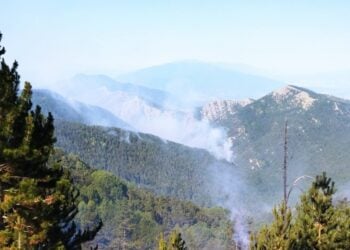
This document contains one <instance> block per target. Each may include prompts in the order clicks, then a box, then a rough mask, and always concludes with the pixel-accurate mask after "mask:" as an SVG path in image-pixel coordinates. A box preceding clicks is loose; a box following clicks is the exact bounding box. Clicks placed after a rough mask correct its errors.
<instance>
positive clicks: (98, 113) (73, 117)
mask: <svg viewBox="0 0 350 250" xmlns="http://www.w3.org/2000/svg"><path fill="white" fill-rule="evenodd" d="M32 100H33V104H34V105H40V106H41V107H42V110H43V112H44V113H48V112H51V113H52V114H53V115H54V118H55V119H60V120H66V121H71V122H79V123H83V124H87V125H101V126H109V127H118V128H124V129H129V130H132V129H133V128H132V127H131V126H130V125H128V124H127V123H126V122H124V121H123V120H121V119H119V118H118V117H116V116H115V115H113V114H112V113H111V112H109V111H107V110H105V109H103V108H100V107H97V106H92V105H87V104H83V103H81V102H77V101H72V100H69V99H66V98H64V97H63V96H61V95H59V94H57V93H55V92H52V91H49V90H44V89H35V90H34V91H33V99H32Z"/></svg>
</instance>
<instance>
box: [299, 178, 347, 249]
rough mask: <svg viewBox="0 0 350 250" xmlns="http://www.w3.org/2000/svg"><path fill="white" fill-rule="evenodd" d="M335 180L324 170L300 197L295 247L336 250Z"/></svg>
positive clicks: (337, 224)
mask: <svg viewBox="0 0 350 250" xmlns="http://www.w3.org/2000/svg"><path fill="white" fill-rule="evenodd" d="M334 193H335V188H334V182H332V181H331V179H330V178H328V177H327V176H326V173H323V175H321V176H317V177H316V180H315V181H314V182H313V183H312V186H311V188H310V189H309V191H308V192H307V193H306V194H304V195H303V196H302V197H301V203H300V205H299V206H298V207H297V216H296V220H295V226H294V229H293V231H294V234H295V235H294V243H293V247H294V248H295V249H339V246H338V240H337V235H338V233H339V225H340V224H339V223H340V222H339V221H338V219H337V217H336V210H335V207H334V205H333V200H332V197H333V195H334Z"/></svg>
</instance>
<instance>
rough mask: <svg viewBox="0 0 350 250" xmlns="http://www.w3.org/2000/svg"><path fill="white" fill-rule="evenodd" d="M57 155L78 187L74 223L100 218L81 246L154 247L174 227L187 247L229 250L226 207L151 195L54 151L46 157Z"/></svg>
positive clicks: (230, 229) (230, 227) (229, 224)
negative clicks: (91, 236)
mask: <svg viewBox="0 0 350 250" xmlns="http://www.w3.org/2000/svg"><path fill="white" fill-rule="evenodd" d="M57 160H59V161H60V162H61V164H62V165H63V166H65V168H66V169H68V170H69V171H70V173H71V177H72V178H73V180H74V183H75V184H76V185H77V187H78V188H79V190H80V203H79V206H78V208H79V214H78V217H77V220H76V221H77V222H78V225H80V226H82V227H86V226H91V225H94V224H96V222H98V220H99V219H102V221H103V223H104V226H103V228H102V229H101V231H100V232H99V233H98V235H97V236H96V238H95V240H94V241H93V242H90V243H88V244H87V245H85V248H86V249H88V247H89V246H94V245H96V244H98V245H99V249H155V248H156V246H157V242H158V240H159V238H160V236H161V235H162V234H164V235H165V237H167V236H168V235H169V234H170V232H171V231H173V230H178V231H180V232H182V235H183V236H184V239H185V241H186V245H187V246H188V247H189V249H198V250H199V249H208V250H212V249H234V248H233V247H234V242H233V240H232V239H233V233H234V232H233V224H232V223H233V222H231V221H230V220H229V216H230V215H229V211H227V210H224V209H222V208H219V207H217V208H215V207H214V208H201V207H198V206H196V205H194V204H193V203H191V202H186V201H181V200H178V199H174V198H169V197H161V196H156V195H154V194H153V193H151V192H149V191H146V190H143V189H140V188H138V187H136V185H135V184H132V183H129V182H126V181H124V180H121V179H120V178H118V177H116V176H115V175H113V174H111V173H109V172H107V171H104V170H96V169H92V168H90V167H89V166H88V165H86V164H85V163H84V162H82V161H81V160H79V158H78V157H77V156H74V155H72V154H70V155H66V154H63V153H62V152H61V151H59V150H56V154H55V155H54V156H53V157H52V158H51V162H52V163H54V162H56V161H57Z"/></svg>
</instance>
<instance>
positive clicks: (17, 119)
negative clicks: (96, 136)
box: [0, 34, 102, 249]
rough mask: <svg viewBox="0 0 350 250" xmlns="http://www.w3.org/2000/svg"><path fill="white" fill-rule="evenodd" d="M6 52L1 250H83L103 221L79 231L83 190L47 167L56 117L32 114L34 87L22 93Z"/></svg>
mask: <svg viewBox="0 0 350 250" xmlns="http://www.w3.org/2000/svg"><path fill="white" fill-rule="evenodd" d="M1 38H2V36H1V34H0V41H1ZM4 53H5V49H4V48H3V47H1V46H0V59H1V67H0V248H1V249H47V248H49V249H55V248H58V247H61V248H62V247H65V248H66V249H80V245H81V243H82V242H85V241H88V240H91V239H93V238H94V236H95V235H96V233H97V232H98V230H99V229H100V228H101V226H102V223H99V224H98V225H97V226H96V228H95V229H93V230H91V231H90V230H86V231H83V232H82V231H80V230H78V229H77V228H76V225H75V224H74V222H73V219H74V216H75V215H76V214H77V212H78V211H77V206H76V204H75V202H76V199H77V197H78V194H79V192H78V191H77V190H76V189H75V188H74V187H73V186H72V184H71V180H70V178H69V175H68V174H67V173H66V172H65V171H63V170H62V167H61V166H60V165H59V164H55V165H54V166H51V167H49V166H48V164H47V162H48V159H49V156H50V154H51V153H52V151H53V144H54V142H55V138H54V124H53V122H54V119H53V117H52V115H51V114H50V113H49V114H48V116H47V117H45V116H44V115H43V114H42V113H41V109H40V107H39V106H37V107H36V108H35V109H34V110H31V108H32V103H31V96H32V90H31V85H30V84H29V83H28V82H26V83H25V85H24V89H23V90H22V91H21V93H20V94H19V85H20V77H19V74H18V73H17V67H18V64H17V62H15V63H14V64H13V65H12V67H9V66H8V65H7V64H6V62H5V60H4V59H3V58H2V55H3V54H4Z"/></svg>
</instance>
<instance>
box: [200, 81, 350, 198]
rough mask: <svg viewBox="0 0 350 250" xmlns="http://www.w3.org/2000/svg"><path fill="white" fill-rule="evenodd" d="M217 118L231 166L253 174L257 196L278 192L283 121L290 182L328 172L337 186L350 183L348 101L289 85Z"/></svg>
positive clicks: (349, 105)
mask: <svg viewBox="0 0 350 250" xmlns="http://www.w3.org/2000/svg"><path fill="white" fill-rule="evenodd" d="M202 114H203V115H204V116H205V115H206V113H205V112H202ZM211 116H213V115H211ZM217 116H218V117H219V119H215V120H213V122H214V123H215V124H217V125H220V126H224V127H226V129H227V130H228V135H229V136H230V138H231V141H232V142H233V151H234V152H235V163H236V164H237V165H239V166H240V167H244V168H248V169H252V170H253V171H252V172H251V177H250V178H251V181H252V183H255V184H256V185H258V186H260V187H261V192H267V193H280V191H281V186H282V184H281V179H282V178H281V171H282V163H283V140H284V138H283V131H284V124H285V121H286V120H288V124H289V125H288V127H289V131H288V141H289V146H288V154H289V162H288V166H289V174H290V176H289V182H292V181H293V179H294V178H296V177H297V176H300V175H305V174H307V175H311V176H314V175H315V174H318V173H320V172H322V171H327V172H328V174H329V175H330V176H332V177H334V179H335V180H336V181H337V183H340V184H344V183H346V182H348V181H349V180H350V171H349V162H350V156H349V154H348V152H347V148H348V147H349V145H350V102H349V101H347V100H343V99H339V98H335V97H331V96H327V95H320V94H317V93H315V92H312V91H310V90H307V89H303V88H299V87H296V86H287V87H285V88H282V89H280V90H278V91H274V92H272V93H270V94H268V95H266V96H264V97H263V98H261V99H258V100H256V101H254V102H252V103H251V104H249V105H246V106H244V107H242V108H240V109H239V110H237V112H233V113H232V112H229V111H226V112H225V113H224V114H222V112H220V113H218V114H217ZM203 118H206V119H211V117H203ZM276 187H277V188H276Z"/></svg>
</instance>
